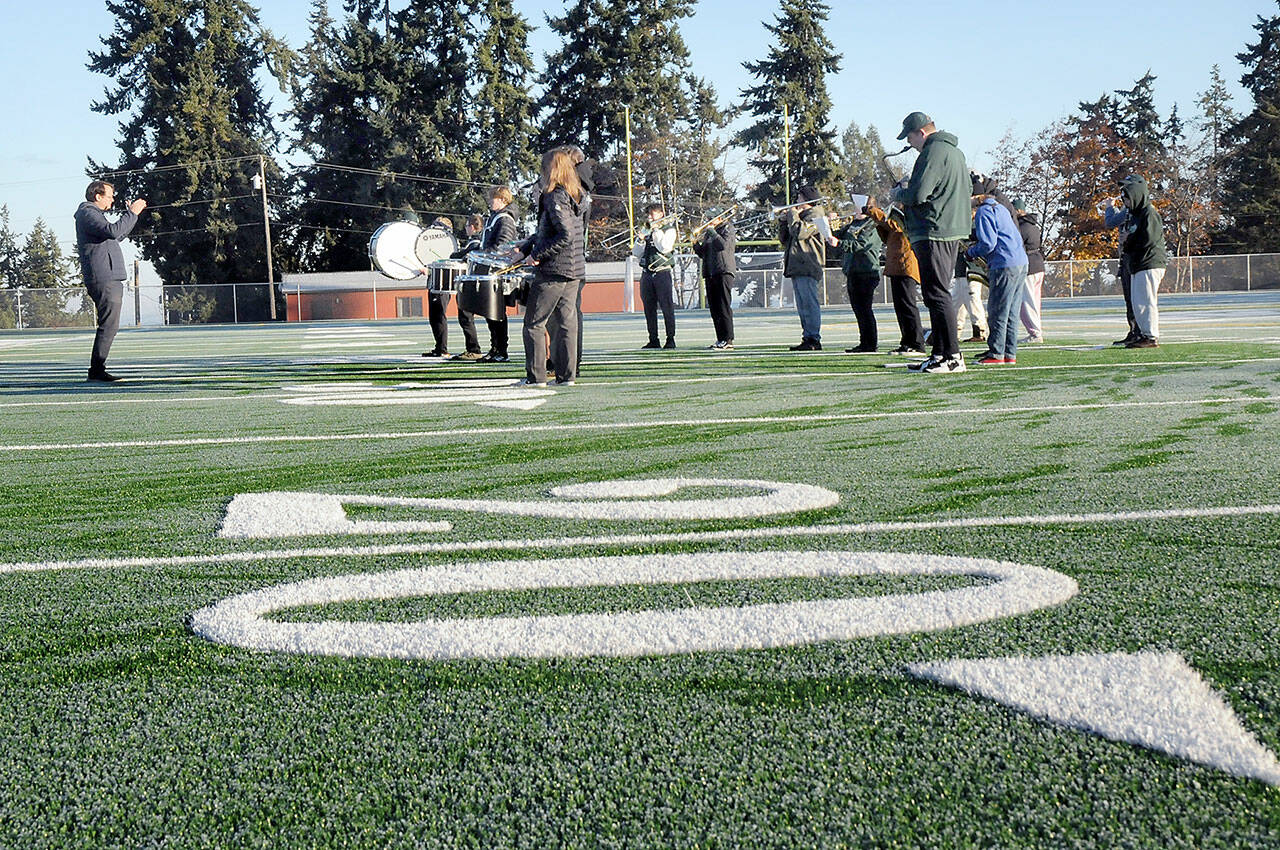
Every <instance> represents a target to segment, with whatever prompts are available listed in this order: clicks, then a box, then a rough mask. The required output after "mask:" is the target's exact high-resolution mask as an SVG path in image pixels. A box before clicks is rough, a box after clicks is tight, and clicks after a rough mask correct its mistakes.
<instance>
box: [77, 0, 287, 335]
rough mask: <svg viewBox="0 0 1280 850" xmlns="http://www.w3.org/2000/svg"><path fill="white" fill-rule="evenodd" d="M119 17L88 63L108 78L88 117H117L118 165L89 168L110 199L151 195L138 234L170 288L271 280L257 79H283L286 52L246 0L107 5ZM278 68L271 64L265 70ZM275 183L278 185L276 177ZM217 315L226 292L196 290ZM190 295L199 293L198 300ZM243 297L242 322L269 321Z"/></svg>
mask: <svg viewBox="0 0 1280 850" xmlns="http://www.w3.org/2000/svg"><path fill="white" fill-rule="evenodd" d="M107 8H108V9H109V10H110V11H111V13H112V14H113V15H115V17H116V23H115V28H114V30H113V32H112V33H111V35H109V36H107V37H104V38H103V39H102V44H103V47H104V49H103V50H102V51H101V52H95V53H91V54H90V61H89V68H90V70H93V71H96V72H98V73H100V74H104V75H106V76H108V77H110V78H111V79H112V80H113V83H114V85H113V87H111V88H108V90H107V91H106V94H105V96H104V98H103V99H102V100H100V101H98V102H96V103H94V104H92V108H93V110H94V111H95V112H100V113H102V114H104V115H118V116H121V122H120V138H119V139H118V144H119V147H120V151H121V157H120V160H119V163H118V164H117V165H116V166H115V167H114V168H113V169H110V170H108V169H106V168H104V167H103V166H101V165H99V164H97V163H93V162H91V163H90V169H89V170H90V173H91V174H93V175H95V176H103V177H105V178H106V179H109V180H110V181H111V182H113V183H115V184H116V187H117V196H118V197H120V198H122V199H123V198H127V197H131V196H138V197H146V198H148V200H149V201H150V203H151V205H152V211H151V212H150V213H147V214H144V221H143V222H141V223H140V225H139V227H138V228H137V229H135V231H134V235H133V238H134V239H135V241H136V242H137V243H138V245H139V246H140V247H141V249H142V252H143V255H144V256H145V257H147V258H148V259H149V260H151V261H152V262H153V263H154V264H155V266H156V269H157V271H158V272H159V273H160V277H161V279H162V280H163V281H164V282H165V284H166V285H169V286H193V285H197V284H199V285H207V284H221V283H228V282H253V281H262V280H265V279H266V246H265V244H264V241H263V230H262V204H261V200H260V195H259V194H258V193H257V192H255V191H254V190H253V187H252V178H253V176H254V175H255V174H256V173H257V171H258V156H259V155H265V156H268V163H267V166H268V167H267V176H268V181H269V182H272V181H278V180H279V171H278V169H277V168H276V166H275V163H274V162H272V161H270V157H269V154H270V153H271V152H272V151H273V150H274V149H275V147H276V144H277V142H278V136H277V133H276V131H275V129H274V126H273V121H272V116H271V113H270V107H269V104H268V103H267V102H266V100H265V99H264V97H263V94H262V91H261V87H260V84H259V82H258V75H259V73H260V71H262V70H263V69H264V67H270V68H272V69H273V70H274V71H276V72H277V73H280V74H285V73H287V70H288V60H289V53H288V51H287V50H286V49H285V48H284V47H283V46H282V45H280V44H279V43H278V42H276V40H275V39H274V38H273V37H272V36H271V34H270V33H269V32H267V31H265V30H263V29H262V27H261V25H260V24H259V22H258V13H257V10H256V9H255V8H254V7H253V6H251V5H249V4H248V3H247V2H245V0H136V2H124V0H109V2H108V3H107ZM269 62H274V63H275V64H273V65H268V63H269ZM277 185H278V182H277ZM201 294H202V297H204V298H206V299H212V300H214V301H215V302H216V309H215V310H214V311H213V312H212V315H213V316H214V317H215V318H218V319H230V318H231V315H232V294H231V292H230V291H229V290H226V291H223V290H222V289H211V290H202V291H201ZM193 297H195V296H193ZM259 301H260V303H256V304H254V303H251V302H252V297H251V296H246V295H245V294H244V293H241V294H240V315H241V316H244V315H245V314H246V313H248V314H249V315H250V316H254V317H256V318H264V317H265V316H266V314H267V306H268V304H267V300H266V296H265V293H263V294H262V295H260V297H259Z"/></svg>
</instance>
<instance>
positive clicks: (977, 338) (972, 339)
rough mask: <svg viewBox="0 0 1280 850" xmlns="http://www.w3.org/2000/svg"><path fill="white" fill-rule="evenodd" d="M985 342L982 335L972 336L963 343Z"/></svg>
mask: <svg viewBox="0 0 1280 850" xmlns="http://www.w3.org/2000/svg"><path fill="white" fill-rule="evenodd" d="M985 340H986V337H985V336H983V335H982V334H974V335H973V336H971V337H969V338H968V339H966V340H965V342H984V341H985Z"/></svg>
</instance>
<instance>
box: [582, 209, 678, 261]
mask: <svg viewBox="0 0 1280 850" xmlns="http://www.w3.org/2000/svg"><path fill="white" fill-rule="evenodd" d="M679 219H680V211H679V210H676V211H675V212H670V213H667V214H666V215H664V216H663V217H662V218H660V219H658V220H657V221H651V222H649V221H647V222H645V223H644V226H643V227H637V228H636V231H635V233H636V236H642V235H644V234H646V233H648V232H650V231H653V230H657V229H659V228H663V227H666V226H668V225H671V224H675V223H676V222H678V221H679ZM630 241H631V230H630V229H629V228H628V229H627V230H623V231H620V232H618V233H615V234H613V235H612V236H610V237H608V238H606V239H603V240H601V242H600V248H601V249H602V250H605V251H613V250H616V249H618V248H621V247H623V246H624V245H626V244H628V243H629V242H630Z"/></svg>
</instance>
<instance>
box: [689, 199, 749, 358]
mask: <svg viewBox="0 0 1280 850" xmlns="http://www.w3.org/2000/svg"><path fill="white" fill-rule="evenodd" d="M737 246H738V236H737V233H736V232H735V231H734V228H733V218H732V217H730V216H726V217H725V220H724V221H722V222H720V223H719V224H717V225H715V226H713V227H707V228H705V229H704V230H703V231H702V233H701V234H700V235H699V237H698V240H697V241H696V242H694V243H693V252H694V253H695V254H697V255H698V256H699V257H700V258H701V260H702V262H701V266H702V279H703V281H705V285H706V289H707V306H708V307H709V308H710V310H711V322H712V324H713V325H715V329H716V341H715V342H714V343H713V344H712V345H711V346H709V347H710V348H711V350H712V351H732V350H733V278H734V276H735V275H736V274H737V273H738V266H737V260H736V259H735V257H734V251H735V250H736V249H737Z"/></svg>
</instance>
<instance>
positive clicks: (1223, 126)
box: [1196, 64, 1240, 170]
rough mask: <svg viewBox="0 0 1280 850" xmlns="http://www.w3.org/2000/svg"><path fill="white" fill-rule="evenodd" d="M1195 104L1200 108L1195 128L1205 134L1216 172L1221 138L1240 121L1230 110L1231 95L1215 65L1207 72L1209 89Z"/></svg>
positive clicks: (1218, 163)
mask: <svg viewBox="0 0 1280 850" xmlns="http://www.w3.org/2000/svg"><path fill="white" fill-rule="evenodd" d="M1196 103H1198V104H1199V106H1200V118H1199V120H1198V121H1197V122H1196V126H1197V127H1198V128H1199V129H1200V131H1201V132H1202V133H1204V134H1205V140H1206V142H1208V147H1209V151H1208V153H1209V156H1210V157H1211V158H1212V161H1213V164H1214V166H1215V170H1216V167H1217V166H1218V165H1220V161H1221V157H1222V149H1223V136H1225V135H1226V133H1227V130H1228V129H1229V128H1230V127H1231V126H1232V125H1234V124H1235V123H1236V121H1238V120H1240V116H1238V115H1236V112H1235V110H1234V109H1232V108H1231V93H1230V92H1229V91H1227V83H1226V80H1224V79H1222V71H1221V69H1220V68H1219V67H1218V66H1217V65H1216V64H1215V65H1214V66H1213V68H1212V69H1211V70H1210V72H1209V88H1207V89H1205V90H1204V91H1203V92H1201V93H1200V98H1199V100H1197V101H1196Z"/></svg>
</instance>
